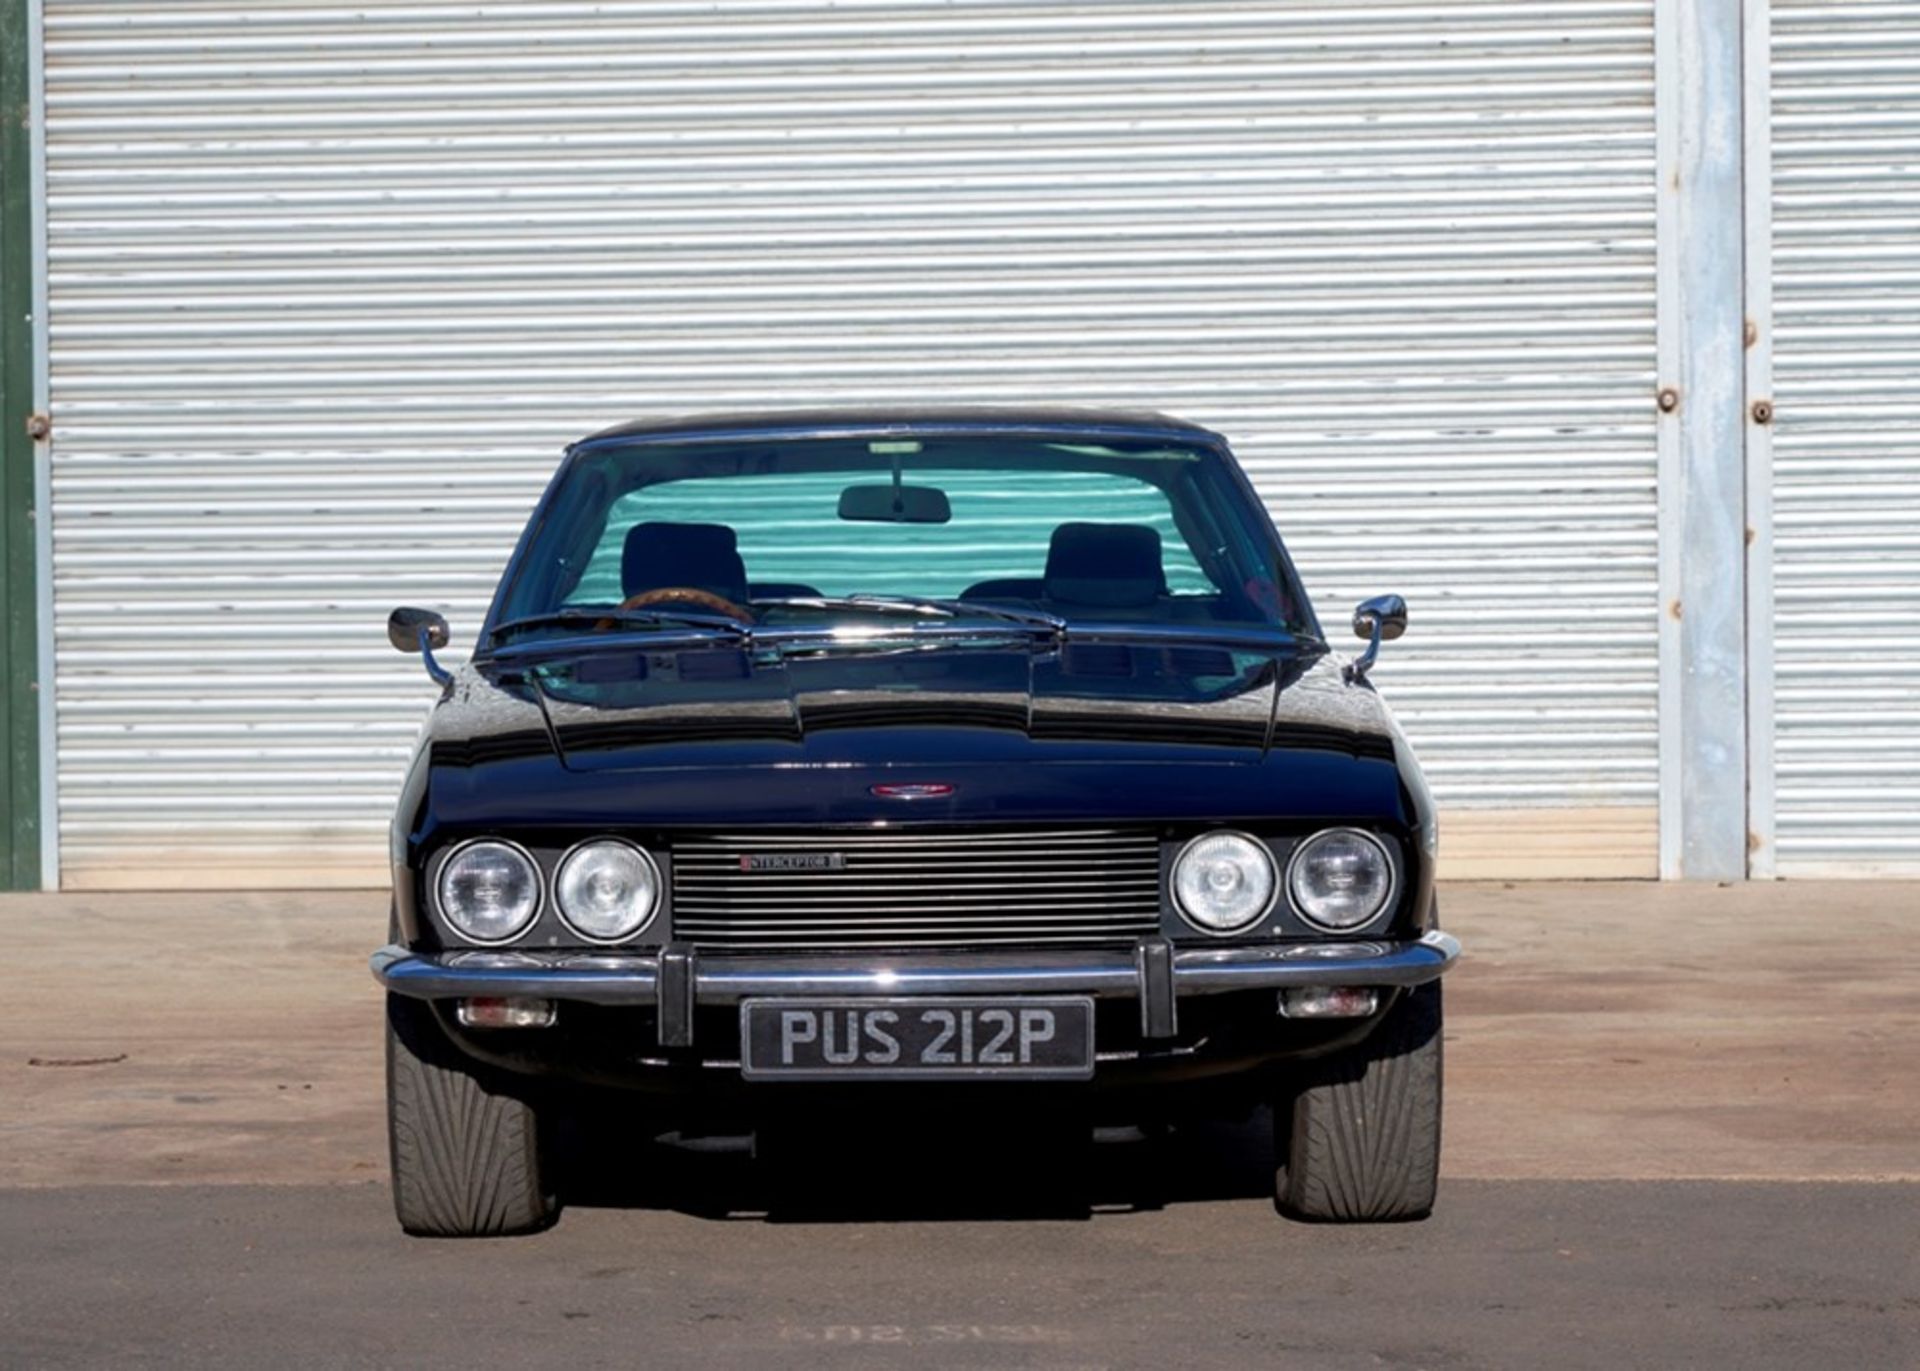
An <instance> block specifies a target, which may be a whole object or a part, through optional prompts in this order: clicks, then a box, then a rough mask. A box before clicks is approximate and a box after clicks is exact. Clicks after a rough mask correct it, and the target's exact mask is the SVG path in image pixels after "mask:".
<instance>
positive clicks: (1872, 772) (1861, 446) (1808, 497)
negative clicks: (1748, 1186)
mask: <svg viewBox="0 0 1920 1371" xmlns="http://www.w3.org/2000/svg"><path fill="white" fill-rule="evenodd" d="M1772 20H1773V63H1772V98H1773V121H1772V136H1773V262H1774V272H1773V282H1774V285H1773V291H1774V349H1773V369H1774V399H1775V402H1776V406H1775V408H1776V414H1777V418H1776V420H1775V423H1774V433H1773V453H1774V464H1773V470H1774V494H1773V499H1774V557H1775V567H1774V596H1775V604H1776V609H1775V624H1776V628H1775V638H1774V657H1775V664H1776V665H1775V675H1774V680H1775V686H1774V690H1775V698H1776V703H1775V717H1776V721H1777V724H1776V728H1777V732H1776V740H1775V744H1774V746H1775V755H1776V758H1777V762H1776V770H1777V781H1776V802H1775V809H1776V824H1777V838H1776V848H1777V853H1778V857H1777V866H1778V871H1779V874H1781V875H1784V876H1795V875H1816V874H1842V875H1867V874H1874V873H1876V872H1879V873H1885V874H1904V875H1920V4H1917V3H1912V0H1908V2H1907V3H1901V4H1858V3H1827V4H1810V3H1806V0H1775V2H1774V5H1773V14H1772Z"/></svg>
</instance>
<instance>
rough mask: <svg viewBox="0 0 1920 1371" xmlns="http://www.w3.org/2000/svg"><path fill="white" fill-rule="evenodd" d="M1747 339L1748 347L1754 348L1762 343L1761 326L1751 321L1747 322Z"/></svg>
mask: <svg viewBox="0 0 1920 1371" xmlns="http://www.w3.org/2000/svg"><path fill="white" fill-rule="evenodd" d="M1745 339H1746V344H1747V346H1748V347H1752V346H1753V345H1754V344H1755V343H1757V342H1759V341H1760V325H1758V324H1756V323H1754V322H1753V320H1751V319H1749V320H1747V327H1746V334H1745Z"/></svg>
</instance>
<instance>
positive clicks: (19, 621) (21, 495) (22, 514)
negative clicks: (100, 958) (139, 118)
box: [0, 0, 40, 890]
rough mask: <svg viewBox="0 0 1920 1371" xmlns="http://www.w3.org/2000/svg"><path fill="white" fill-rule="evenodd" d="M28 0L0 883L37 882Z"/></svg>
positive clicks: (8, 426) (1, 284) (16, 221)
mask: <svg viewBox="0 0 1920 1371" xmlns="http://www.w3.org/2000/svg"><path fill="white" fill-rule="evenodd" d="M27 5H28V0H0V612H3V613H4V617H5V623H4V631H0V731H3V732H4V737H5V743H4V747H3V748H0V782H3V783H4V786H5V789H4V791H3V792H0V793H4V795H5V797H6V810H7V813H6V823H5V825H4V826H0V827H4V831H5V836H4V838H0V887H4V888H7V889H11V890H37V889H39V888H40V709H39V701H38V698H37V691H38V681H37V677H38V676H39V661H38V656H39V646H38V634H37V623H36V620H37V618H38V599H37V594H36V586H35V567H34V526H33V518H34V514H33V501H34V481H33V466H34V460H35V452H34V448H35V443H34V441H33V439H32V438H31V437H30V436H29V435H28V432H27V421H28V419H29V418H31V417H32V414H33V269H34V264H33V132H32V128H31V124H32V86H31V82H32V79H33V77H32V72H33V66H32V60H31V54H29V53H28V51H27V33H28V24H27Z"/></svg>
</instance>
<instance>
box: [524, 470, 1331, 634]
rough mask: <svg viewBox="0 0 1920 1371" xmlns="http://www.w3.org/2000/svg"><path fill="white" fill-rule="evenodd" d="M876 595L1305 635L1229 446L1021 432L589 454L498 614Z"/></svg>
mask: <svg viewBox="0 0 1920 1371" xmlns="http://www.w3.org/2000/svg"><path fill="white" fill-rule="evenodd" d="M689 592H699V593H698V594H697V595H696V594H691V593H689ZM676 593H680V594H682V595H683V599H682V600H680V601H678V602H676V600H675V599H674V596H675V594H676ZM861 597H877V598H883V599H918V600H927V601H939V602H943V603H944V604H946V605H948V606H949V607H950V608H951V612H955V613H958V614H961V615H964V614H965V612H966V611H967V609H968V608H969V607H970V606H980V607H983V608H984V607H992V606H1000V607H1004V608H1011V609H1032V610H1037V611H1042V612H1045V613H1048V614H1052V615H1055V616H1058V617H1060V618H1063V619H1065V620H1067V621H1068V622H1070V623H1071V622H1074V621H1076V620H1080V621H1086V620H1106V621H1125V622H1134V623H1159V622H1181V623H1209V622H1213V623H1229V624H1240V625H1247V624H1261V625H1270V626H1274V627H1282V628H1289V629H1297V628H1303V627H1305V625H1304V624H1303V623H1302V622H1301V615H1300V612H1299V609H1298V606H1299V605H1300V603H1301V601H1300V599H1299V596H1298V593H1297V590H1296V589H1295V587H1294V586H1293V585H1292V581H1291V577H1290V575H1289V574H1288V572H1287V570H1286V568H1285V566H1284V561H1283V559H1282V558H1281V556H1280V552H1279V545H1278V542H1277V540H1276V539H1275V537H1274V535H1273V531H1272V528H1271V526H1270V525H1269V524H1268V523H1267V519H1266V514H1265V511H1264V510H1263V509H1262V508H1261V507H1260V506H1259V504H1258V502H1257V501H1255V500H1254V499H1253V498H1252V497H1251V496H1250V494H1249V493H1248V492H1247V490H1246V487H1245V486H1244V485H1243V484H1242V483H1241V482H1240V481H1239V480H1238V478H1237V475H1236V473H1235V472H1234V471H1233V469H1232V468H1231V466H1230V465H1229V463H1228V459H1226V458H1225V457H1223V456H1222V455H1221V454H1219V453H1218V452H1215V451H1213V450H1212V449H1209V448H1205V447H1197V446H1196V447H1183V446H1166V445H1155V446H1135V447H1119V446H1113V445H1111V444H1107V443H1100V442H1088V443H1079V442H1069V441H1059V440H1051V439H1044V438H1020V437H1006V436H995V437H993V438H992V439H990V440H985V439H981V438H977V437H968V438H950V439H949V438H920V439H911V440H907V439H858V440H850V439H804V440H788V441H781V442H770V441H765V440H762V441H758V442H753V443H746V444H711V443H700V444H685V445H674V444H662V443H634V444H631V445H627V446H624V447H622V446H610V447H607V448H604V449H593V450H587V451H582V452H579V453H576V454H575V456H574V457H573V458H572V459H571V460H570V461H569V463H568V465H567V467H566V468H565V469H564V470H563V474H562V476H561V477H560V478H559V481H558V483H557V484H556V487H555V489H554V491H553V492H552V494H551V496H550V498H549V500H548V501H547V503H546V507H545V511H544V514H543V516H542V517H541V520H540V523H539V525H538V527H537V528H535V529H534V531H533V533H532V536H531V538H530V540H529V542H528V544H527V547H526V549H525V552H524V554H523V556H522V558H521V560H520V564H519V566H518V568H517V570H516V574H515V577H514V580H513V582H512V583H511V584H510V585H509V586H508V587H507V588H506V590H505V593H504V597H503V601H502V603H501V605H500V606H499V608H498V612H497V613H496V615H495V621H496V623H507V622H512V621H517V620H525V619H529V618H535V617H538V616H541V615H548V614H553V613H555V612H557V611H567V610H579V611H588V610H597V609H614V608H618V607H620V606H623V605H631V604H634V603H636V602H639V603H644V604H648V605H653V606H671V605H674V604H675V603H683V604H687V605H691V606H692V607H694V608H696V609H711V608H714V607H716V605H718V604H724V605H726V606H728V607H730V609H733V610H738V611H739V612H740V613H741V614H742V615H743V616H745V617H749V618H751V619H752V620H753V621H754V622H756V623H781V622H787V621H800V620H803V619H806V620H818V619H820V618H823V617H824V618H832V617H834V616H841V617H846V616H853V615H860V614H868V613H873V612H878V611H876V610H873V609H867V608H862V607H860V606H859V605H857V604H855V603H853V602H854V601H857V600H859V599H860V598H861Z"/></svg>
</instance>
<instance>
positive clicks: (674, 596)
mask: <svg viewBox="0 0 1920 1371" xmlns="http://www.w3.org/2000/svg"><path fill="white" fill-rule="evenodd" d="M663 604H687V605H698V606H700V608H702V609H708V610H712V611H713V612H714V613H715V614H724V615H725V616H726V617H727V618H729V619H740V620H744V621H749V622H750V621H751V620H752V619H753V611H752V610H750V609H748V608H747V607H746V606H744V605H737V604H735V603H734V602H733V601H732V600H729V599H728V598H727V597H726V596H724V595H715V594H714V593H713V592H712V591H711V590H702V589H700V588H699V587H698V586H661V587H659V588H658V589H655V590H643V591H641V592H640V593H639V594H638V595H629V596H627V598H626V599H624V600H622V601H621V602H620V608H622V609H645V608H646V607H647V606H648V605H663ZM593 627H594V631H595V632H596V633H600V632H605V631H606V630H607V629H610V628H612V627H614V621H613V620H612V619H602V620H601V621H600V622H599V623H597V624H595V625H594V626H593Z"/></svg>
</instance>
